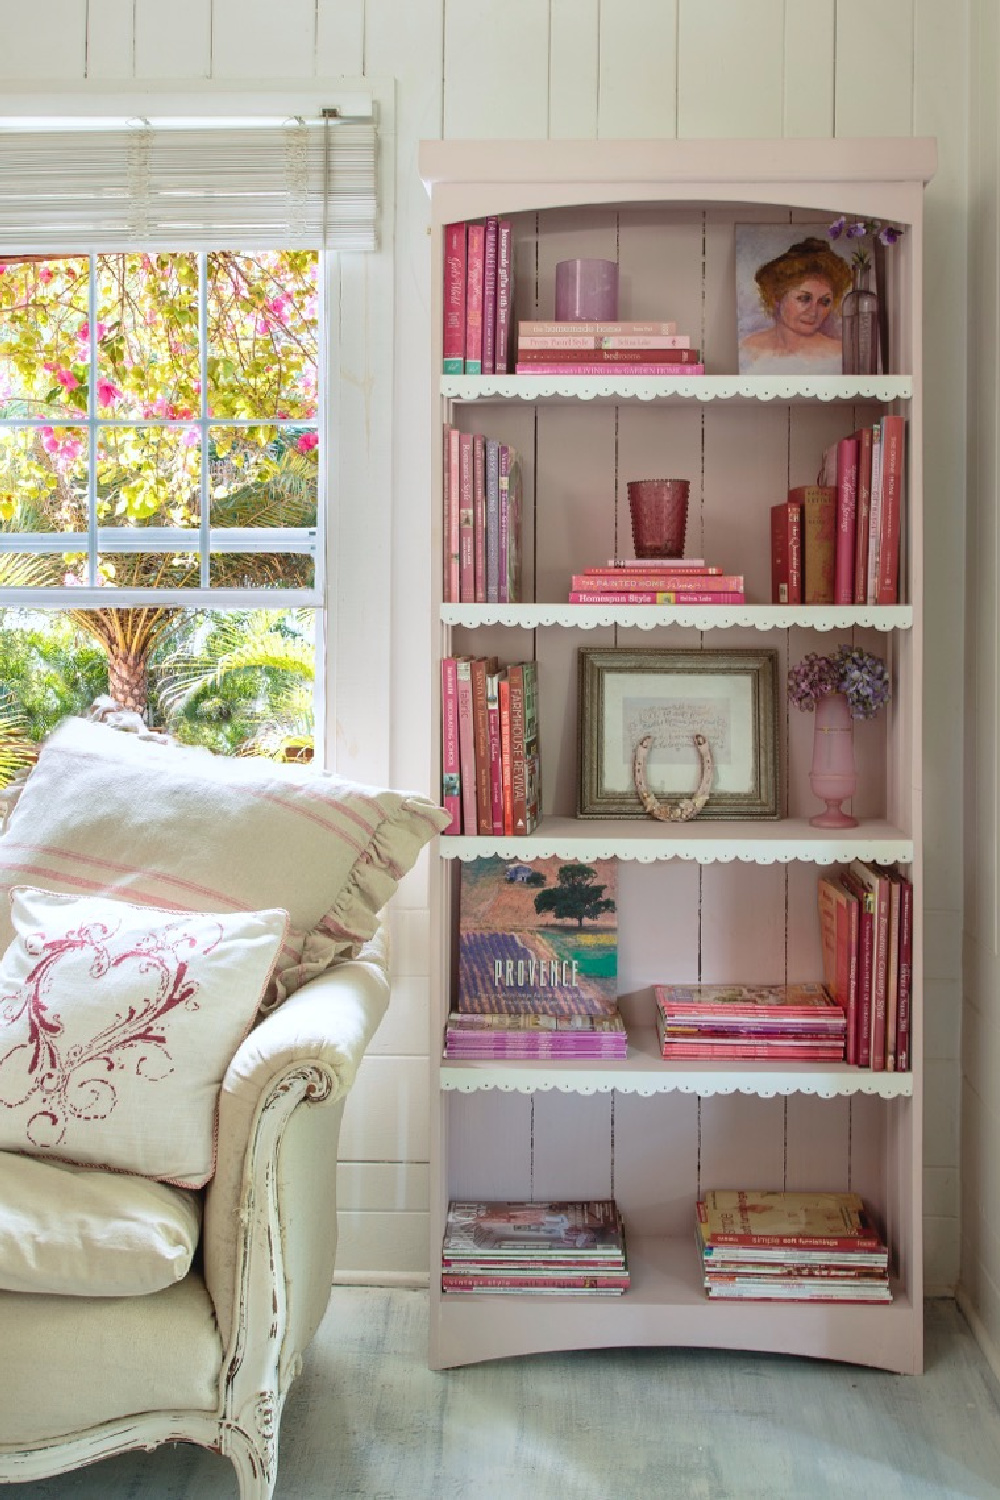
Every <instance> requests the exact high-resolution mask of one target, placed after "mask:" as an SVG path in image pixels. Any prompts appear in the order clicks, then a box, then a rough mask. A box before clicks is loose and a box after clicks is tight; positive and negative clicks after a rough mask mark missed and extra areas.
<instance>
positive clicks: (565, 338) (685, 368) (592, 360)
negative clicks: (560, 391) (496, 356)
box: [514, 320, 705, 375]
mask: <svg viewBox="0 0 1000 1500" xmlns="http://www.w3.org/2000/svg"><path fill="white" fill-rule="evenodd" d="M514 368H515V372H516V373H517V374H518V375H608V374H616V373H617V374H619V375H704V373H705V366H704V364H703V363H702V362H701V358H700V355H699V352H698V350H697V349H692V348H691V339H690V338H689V336H688V335H687V334H685V333H678V332H677V324H676V323H669V322H662V321H653V322H649V323H640V322H624V323H618V322H616V323H559V322H550V323H545V322H539V321H531V320H523V321H521V322H520V323H518V325H517V363H516V365H515V367H514Z"/></svg>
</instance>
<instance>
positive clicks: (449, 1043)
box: [444, 1011, 628, 1062]
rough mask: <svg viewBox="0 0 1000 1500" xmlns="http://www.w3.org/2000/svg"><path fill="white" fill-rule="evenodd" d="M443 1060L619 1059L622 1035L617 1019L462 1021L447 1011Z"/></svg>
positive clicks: (466, 1018)
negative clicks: (444, 1058) (449, 1058)
mask: <svg viewBox="0 0 1000 1500" xmlns="http://www.w3.org/2000/svg"><path fill="white" fill-rule="evenodd" d="M444 1055H445V1057H455V1058H462V1057H464V1058H480V1059H485V1060H489V1059H491V1058H500V1057H503V1058H521V1059H531V1058H545V1059H551V1058H560V1057H561V1058H570V1059H575V1060H576V1061H577V1062H586V1061H588V1060H597V1061H599V1060H601V1059H607V1058H611V1059H618V1060H620V1059H622V1058H623V1057H626V1056H627V1055H628V1033H627V1032H626V1030H625V1022H624V1021H623V1020H622V1018H621V1016H620V1015H613V1016H546V1015H538V1014H535V1015H523V1016H503V1015H486V1014H482V1015H475V1014H471V1015H466V1014H464V1013H463V1012H461V1011H452V1012H451V1014H450V1015H449V1017H448V1025H447V1028H446V1030H445V1034H444Z"/></svg>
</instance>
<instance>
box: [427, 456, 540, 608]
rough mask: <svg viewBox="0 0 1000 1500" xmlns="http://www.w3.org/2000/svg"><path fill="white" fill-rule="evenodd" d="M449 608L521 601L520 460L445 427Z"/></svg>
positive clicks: (445, 559)
mask: <svg viewBox="0 0 1000 1500" xmlns="http://www.w3.org/2000/svg"><path fill="white" fill-rule="evenodd" d="M443 460H444V462H443V471H442V472H443V476H444V483H443V495H442V500H443V506H444V599H445V603H446V604H518V603H519V602H520V599H521V552H522V525H521V513H522V505H521V494H522V483H521V458H520V455H519V454H518V452H517V449H516V448H512V447H511V446H510V445H509V444H508V443H501V442H498V441H497V439H496V438H488V437H486V436H485V435H484V434H483V433H481V432H460V431H459V429H458V428H457V427H451V426H446V427H445V428H444V455H443Z"/></svg>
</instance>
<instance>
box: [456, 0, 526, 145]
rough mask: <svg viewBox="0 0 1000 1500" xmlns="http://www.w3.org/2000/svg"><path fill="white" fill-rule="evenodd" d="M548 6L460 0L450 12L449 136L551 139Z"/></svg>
mask: <svg viewBox="0 0 1000 1500" xmlns="http://www.w3.org/2000/svg"><path fill="white" fill-rule="evenodd" d="M548 75H549V12H548V6H547V5H539V4H538V3H537V0H504V3H503V4H502V5H497V4H495V3H493V0H461V4H457V5H456V4H454V3H453V0H452V3H449V4H448V5H447V6H446V9H445V18H444V135H445V138H446V139H451V138H452V137H457V136H463V137H466V138H468V139H476V140H482V139H484V138H485V139H489V138H490V137H491V136H492V137H499V138H501V139H505V140H511V139H515V138H516V139H527V140H532V139H535V138H542V139H544V137H545V135H546V133H547V131H548V114H549V110H548V84H549V76H548Z"/></svg>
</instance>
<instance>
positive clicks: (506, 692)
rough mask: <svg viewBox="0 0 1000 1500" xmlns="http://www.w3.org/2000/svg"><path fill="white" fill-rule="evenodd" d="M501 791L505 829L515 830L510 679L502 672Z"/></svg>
mask: <svg viewBox="0 0 1000 1500" xmlns="http://www.w3.org/2000/svg"><path fill="white" fill-rule="evenodd" d="M498 696H499V699H500V792H501V796H502V798H503V831H504V833H505V834H511V833H513V832H514V790H513V785H512V782H511V776H510V772H511V743H510V681H509V680H508V677H507V673H506V672H502V673H501V674H500V683H499V694H498Z"/></svg>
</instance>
